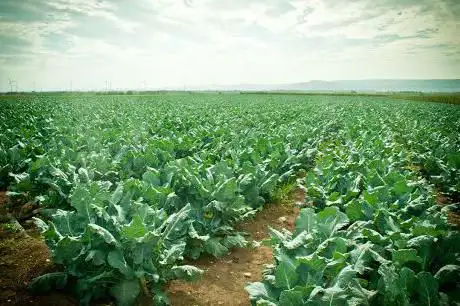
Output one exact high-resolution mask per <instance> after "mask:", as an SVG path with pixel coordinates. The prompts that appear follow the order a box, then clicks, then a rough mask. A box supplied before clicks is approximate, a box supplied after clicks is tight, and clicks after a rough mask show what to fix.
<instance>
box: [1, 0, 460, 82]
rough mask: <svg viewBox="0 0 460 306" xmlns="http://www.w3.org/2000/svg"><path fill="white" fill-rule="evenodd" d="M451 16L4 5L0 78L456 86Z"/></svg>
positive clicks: (321, 0)
mask: <svg viewBox="0 0 460 306" xmlns="http://www.w3.org/2000/svg"><path fill="white" fill-rule="evenodd" d="M458 16H460V2H458V1H456V0H405V1H398V0H382V1H378V2H375V1H371V0H356V1H353V2H351V1H346V0H252V1H247V0H232V1H220V0H184V1H179V0H136V1H109V0H35V1H16V0H2V1H1V2H0V41H1V44H0V62H1V63H2V65H1V67H0V75H1V76H2V77H4V76H5V75H8V76H11V77H14V78H17V79H19V80H23V81H22V83H32V81H33V80H35V79H36V82H37V83H39V81H38V80H39V79H41V80H42V81H40V82H42V83H43V84H41V86H43V87H49V88H61V87H63V88H65V87H66V86H67V85H66V84H68V83H69V80H70V79H72V80H73V83H74V84H76V85H75V86H74V87H81V88H97V87H98V86H101V83H104V82H105V81H104V80H105V79H112V80H114V81H113V83H118V86H119V87H139V83H140V82H144V80H150V81H149V82H150V83H151V84H152V86H154V85H155V86H159V87H161V86H174V85H180V86H182V84H184V83H186V84H198V85H199V84H219V83H242V82H245V81H247V82H250V83H263V82H275V83H283V82H287V81H306V80H308V79H321V78H323V79H337V78H378V77H427V78H428V77H458V71H460V60H459V56H460V54H459V51H460V36H459V35H458V33H457V32H458V24H459V17H458ZM420 63H424V64H422V65H421V64H420ZM425 63H426V67H428V68H429V69H422V68H417V67H418V66H423V65H425ZM417 65H418V66H417ZM456 71H457V72H456ZM88 74H91V77H88ZM101 80H103V81H101ZM77 84H80V85H79V86H77ZM1 86H3V87H1ZM2 88H3V89H5V85H4V84H0V90H1V89H2Z"/></svg>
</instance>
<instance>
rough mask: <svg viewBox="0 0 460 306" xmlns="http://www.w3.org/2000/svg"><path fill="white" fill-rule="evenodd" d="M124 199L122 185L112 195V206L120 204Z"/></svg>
mask: <svg viewBox="0 0 460 306" xmlns="http://www.w3.org/2000/svg"><path fill="white" fill-rule="evenodd" d="M122 197H123V184H122V183H120V184H118V186H117V189H115V191H114V192H113V193H112V196H111V197H110V203H111V204H112V205H116V204H118V203H120V201H121V198H122Z"/></svg>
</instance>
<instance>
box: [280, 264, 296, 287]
mask: <svg viewBox="0 0 460 306" xmlns="http://www.w3.org/2000/svg"><path fill="white" fill-rule="evenodd" d="M298 279H299V276H298V275H297V272H296V270H295V268H294V267H292V265H290V264H289V263H286V262H281V263H280V264H279V265H278V266H277V267H276V270H275V286H276V287H277V288H287V289H291V288H294V286H295V285H296V284H297V280H298Z"/></svg>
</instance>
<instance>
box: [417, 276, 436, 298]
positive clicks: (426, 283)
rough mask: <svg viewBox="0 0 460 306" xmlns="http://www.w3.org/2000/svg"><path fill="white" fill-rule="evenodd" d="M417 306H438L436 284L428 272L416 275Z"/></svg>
mask: <svg viewBox="0 0 460 306" xmlns="http://www.w3.org/2000/svg"><path fill="white" fill-rule="evenodd" d="M417 280H418V296H419V301H418V303H419V305H429V306H436V305H439V294H438V282H437V281H436V279H435V278H434V276H433V275H432V274H431V273H429V272H420V273H419V274H417Z"/></svg>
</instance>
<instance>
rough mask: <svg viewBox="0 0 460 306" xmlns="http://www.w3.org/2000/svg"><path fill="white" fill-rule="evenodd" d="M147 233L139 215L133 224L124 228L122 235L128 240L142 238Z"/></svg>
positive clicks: (135, 217) (134, 218)
mask: <svg viewBox="0 0 460 306" xmlns="http://www.w3.org/2000/svg"><path fill="white" fill-rule="evenodd" d="M146 233H147V229H146V228H145V225H144V223H143V222H142V219H141V217H140V216H139V215H135V216H134V217H133V220H131V222H130V223H129V224H128V225H127V226H125V227H123V230H122V235H123V237H124V238H127V239H136V238H141V237H143V236H144V235H145V234H146Z"/></svg>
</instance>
